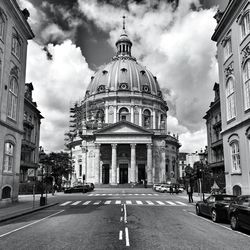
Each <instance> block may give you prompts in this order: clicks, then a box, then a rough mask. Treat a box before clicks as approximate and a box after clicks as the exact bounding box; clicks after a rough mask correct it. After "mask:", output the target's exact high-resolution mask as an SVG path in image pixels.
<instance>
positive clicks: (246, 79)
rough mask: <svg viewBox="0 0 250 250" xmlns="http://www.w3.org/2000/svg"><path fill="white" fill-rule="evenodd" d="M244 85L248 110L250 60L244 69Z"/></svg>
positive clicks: (249, 105) (249, 100)
mask: <svg viewBox="0 0 250 250" xmlns="http://www.w3.org/2000/svg"><path fill="white" fill-rule="evenodd" d="M243 84H244V86H243V87H244V97H245V108H246V109H248V108H250V60H247V62H246V63H245V65H244V68H243Z"/></svg>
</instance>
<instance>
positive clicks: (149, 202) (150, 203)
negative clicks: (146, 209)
mask: <svg viewBox="0 0 250 250" xmlns="http://www.w3.org/2000/svg"><path fill="white" fill-rule="evenodd" d="M146 202H147V203H148V204H149V205H154V203H153V202H152V201H146Z"/></svg>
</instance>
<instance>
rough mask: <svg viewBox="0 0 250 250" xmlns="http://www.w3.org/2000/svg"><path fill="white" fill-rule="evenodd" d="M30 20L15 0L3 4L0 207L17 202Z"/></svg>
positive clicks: (0, 8) (0, 7) (0, 20)
mask: <svg viewBox="0 0 250 250" xmlns="http://www.w3.org/2000/svg"><path fill="white" fill-rule="evenodd" d="M28 16H29V13H28V11H27V10H26V9H25V10H23V11H21V10H20V8H19V6H18V5H17V3H16V1H15V0H9V1H1V2H0V203H5V202H10V201H15V200H17V199H18V187H19V178H20V177H19V175H20V158H21V157H20V156H21V143H22V136H23V106H24V92H25V72H26V54H27V40H28V39H32V38H33V37H34V34H33V32H32V30H31V28H30V26H29V24H28V22H27V18H28Z"/></svg>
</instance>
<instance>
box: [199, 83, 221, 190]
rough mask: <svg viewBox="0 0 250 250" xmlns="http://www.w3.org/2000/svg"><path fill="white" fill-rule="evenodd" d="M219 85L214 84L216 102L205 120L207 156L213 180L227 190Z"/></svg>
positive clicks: (212, 103) (211, 105)
mask: <svg viewBox="0 0 250 250" xmlns="http://www.w3.org/2000/svg"><path fill="white" fill-rule="evenodd" d="M219 88H220V87H219V84H218V83H215V84H214V88H213V90H214V101H213V102H211V104H210V107H209V110H208V111H207V112H206V115H205V116H204V117H203V119H205V120H206V126H207V154H208V157H207V158H208V168H209V170H210V173H211V175H212V178H213V179H214V180H215V181H216V183H217V184H218V185H219V187H220V188H225V167H224V154H223V141H222V136H221V111H220V91H219Z"/></svg>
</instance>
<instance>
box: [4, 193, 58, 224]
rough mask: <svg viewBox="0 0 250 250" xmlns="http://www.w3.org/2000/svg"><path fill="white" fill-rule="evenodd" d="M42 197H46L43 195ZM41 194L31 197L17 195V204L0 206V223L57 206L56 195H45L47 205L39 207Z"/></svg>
mask: <svg viewBox="0 0 250 250" xmlns="http://www.w3.org/2000/svg"><path fill="white" fill-rule="evenodd" d="M44 196H46V195H45V194H44ZM40 197H41V194H36V195H35V197H34V196H33V195H19V196H18V202H15V203H10V204H5V205H1V206H0V222H2V221H6V220H9V219H13V218H16V217H19V216H22V215H25V214H29V213H33V212H35V211H38V210H41V209H45V208H47V207H50V206H54V205H57V204H58V202H57V194H55V195H54V196H52V194H48V195H47V204H46V205H44V206H40Z"/></svg>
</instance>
